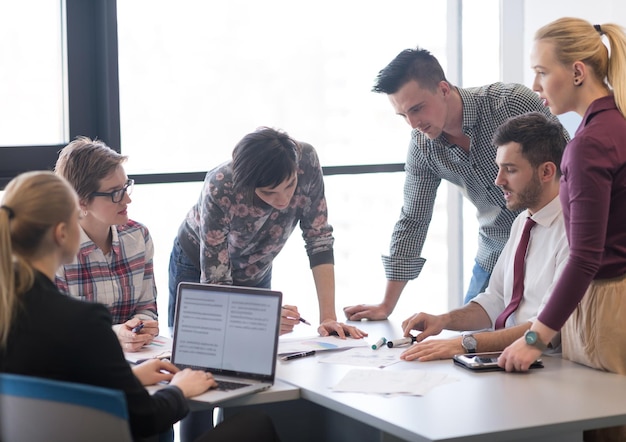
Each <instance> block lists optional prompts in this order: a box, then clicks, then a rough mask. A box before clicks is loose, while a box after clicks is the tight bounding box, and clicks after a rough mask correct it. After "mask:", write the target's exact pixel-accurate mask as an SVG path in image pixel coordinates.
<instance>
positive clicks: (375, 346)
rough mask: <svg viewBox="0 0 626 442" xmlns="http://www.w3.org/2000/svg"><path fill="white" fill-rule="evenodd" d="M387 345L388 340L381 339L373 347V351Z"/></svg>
mask: <svg viewBox="0 0 626 442" xmlns="http://www.w3.org/2000/svg"><path fill="white" fill-rule="evenodd" d="M386 343H387V338H380V339H379V340H378V341H376V344H374V345H372V350H376V349H379V348H380V347H382V346H383V345H385V344H386Z"/></svg>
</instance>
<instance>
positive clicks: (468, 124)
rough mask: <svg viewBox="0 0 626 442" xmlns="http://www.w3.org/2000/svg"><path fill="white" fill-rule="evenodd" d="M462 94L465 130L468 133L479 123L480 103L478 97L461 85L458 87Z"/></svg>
mask: <svg viewBox="0 0 626 442" xmlns="http://www.w3.org/2000/svg"><path fill="white" fill-rule="evenodd" d="M456 90H457V91H459V94H460V95H461V102H462V103H463V109H462V110H461V112H463V132H464V133H465V135H468V131H469V130H471V129H472V128H473V127H474V126H476V124H478V104H477V103H476V98H475V97H474V94H472V93H471V92H470V91H469V90H467V89H462V88H460V87H457V88H456Z"/></svg>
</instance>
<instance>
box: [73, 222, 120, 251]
mask: <svg viewBox="0 0 626 442" xmlns="http://www.w3.org/2000/svg"><path fill="white" fill-rule="evenodd" d="M79 227H80V250H79V251H78V253H79V254H81V255H83V256H87V255H89V254H90V253H91V252H93V251H94V250H96V249H97V248H98V246H96V243H94V242H93V241H92V240H91V238H89V236H87V233H85V231H84V230H83V228H82V226H79ZM111 232H112V240H113V241H112V244H111V250H112V251H113V252H114V253H115V254H117V255H119V252H120V239H119V235H118V233H117V227H116V226H111Z"/></svg>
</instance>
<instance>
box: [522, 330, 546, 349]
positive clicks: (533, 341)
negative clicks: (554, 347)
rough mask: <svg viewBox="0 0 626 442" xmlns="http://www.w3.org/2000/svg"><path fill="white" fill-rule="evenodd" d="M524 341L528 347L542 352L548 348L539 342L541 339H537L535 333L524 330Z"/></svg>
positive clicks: (537, 336)
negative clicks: (530, 346)
mask: <svg viewBox="0 0 626 442" xmlns="http://www.w3.org/2000/svg"><path fill="white" fill-rule="evenodd" d="M524 340H525V341H526V343H527V344H528V345H532V346H533V347H535V348H538V349H539V350H541V351H544V350H546V349H547V348H548V346H547V345H546V344H544V343H543V342H541V339H539V335H538V334H537V332H536V331H533V330H526V333H524Z"/></svg>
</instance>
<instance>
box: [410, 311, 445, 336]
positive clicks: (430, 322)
mask: <svg viewBox="0 0 626 442" xmlns="http://www.w3.org/2000/svg"><path fill="white" fill-rule="evenodd" d="M445 326H446V320H445V317H444V316H443V315H438V316H435V315H429V314H428V313H416V314H414V315H413V316H411V317H410V318H408V319H405V320H404V321H402V331H403V333H404V336H410V333H409V332H410V331H411V330H417V331H420V332H421V333H420V334H419V335H417V342H422V341H423V340H424V339H426V338H427V337H429V336H433V335H438V334H439V333H441V331H442V330H443V329H444V328H445Z"/></svg>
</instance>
